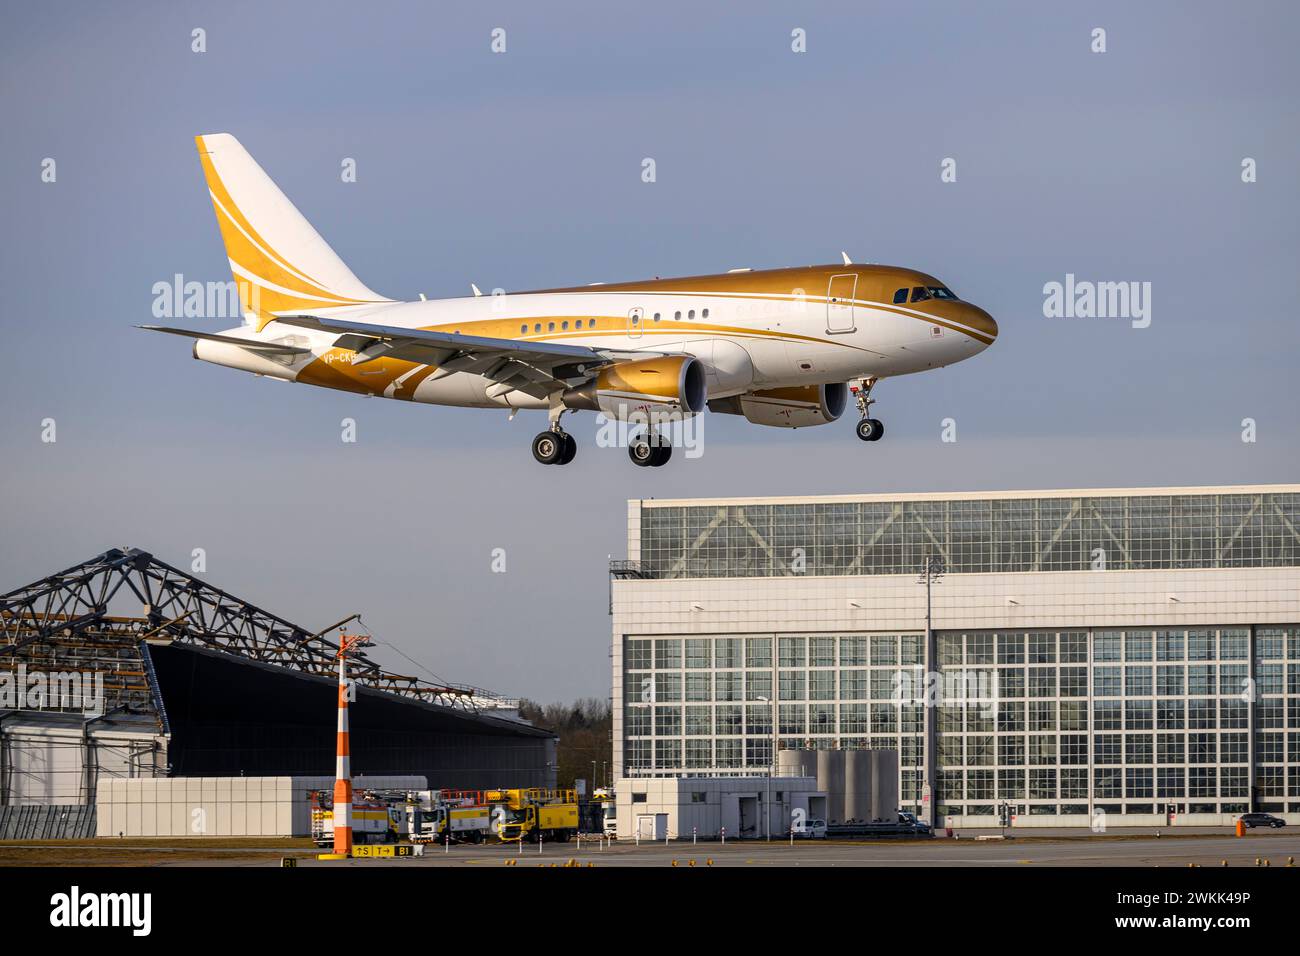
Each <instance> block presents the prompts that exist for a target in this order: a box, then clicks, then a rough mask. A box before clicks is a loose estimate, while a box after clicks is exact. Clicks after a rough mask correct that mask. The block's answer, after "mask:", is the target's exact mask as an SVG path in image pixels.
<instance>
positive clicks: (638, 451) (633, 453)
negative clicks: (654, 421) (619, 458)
mask: <svg viewBox="0 0 1300 956" xmlns="http://www.w3.org/2000/svg"><path fill="white" fill-rule="evenodd" d="M627 457H629V458H631V459H632V463H633V464H634V465H639V466H641V467H642V468H647V467H650V466H652V465H657V464H659V461H658V458H659V448H657V447H656V446H654V445H652V444H650V442H649V441H647V440H646V438H645V436H644V435H642V436H641V437H639V438H633V439H632V441H631V443H630V444H629V445H628V446H627Z"/></svg>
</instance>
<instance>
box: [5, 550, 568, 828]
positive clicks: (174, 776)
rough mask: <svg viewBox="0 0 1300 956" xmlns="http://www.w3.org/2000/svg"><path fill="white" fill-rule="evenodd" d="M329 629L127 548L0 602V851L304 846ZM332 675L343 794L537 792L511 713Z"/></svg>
mask: <svg viewBox="0 0 1300 956" xmlns="http://www.w3.org/2000/svg"><path fill="white" fill-rule="evenodd" d="M336 629H337V625H336V626H334V627H331V628H327V629H326V631H325V632H321V633H313V632H311V631H308V630H307V629H305V628H303V627H299V626H298V625H295V624H291V623H290V622H288V621H286V620H284V619H283V618H280V617H276V616H275V615H273V614H270V613H269V612H267V611H264V610H262V609H261V608H258V607H256V606H254V605H252V604H249V603H248V602H246V601H242V600H240V599H239V598H236V597H234V596H232V595H230V594H227V593H226V592H224V591H220V590H218V589H217V588H215V587H213V586H211V585H210V584H208V583H207V582H206V581H203V580H201V579H199V578H197V577H195V576H194V575H191V574H187V573H185V572H183V571H179V570H177V569H176V568H174V567H171V566H169V565H167V564H164V563H163V562H161V561H159V560H157V559H156V558H154V557H153V556H152V555H150V554H149V553H147V552H144V551H140V550H137V549H114V550H110V551H107V552H105V553H104V554H101V555H99V556H98V557H95V558H93V559H91V560H89V561H86V562H84V563H82V564H79V565H76V566H74V567H71V568H68V569H67V570H64V571H61V572H59V573H57V574H53V575H50V576H49V577H46V578H44V579H42V580H40V581H37V582H34V583H33V584H31V585H28V586H27V587H23V588H19V589H17V590H14V591H11V592H9V593H8V594H5V595H3V596H0V839H13V838H40V837H45V838H56V837H84V836H94V835H95V834H96V831H97V829H98V832H99V833H100V835H106V834H112V835H117V834H118V833H124V834H125V835H128V836H190V835H195V834H196V833H200V832H202V833H205V834H208V835H222V836H225V835H229V836H240V835H249V836H281V835H283V836H287V835H302V834H305V833H307V832H308V829H307V828H308V825H309V816H308V801H307V791H308V789H314V788H317V787H321V788H324V787H330V786H332V781H333V773H334V761H335V745H336V719H337V708H338V662H337V660H336V657H335V655H336V652H337V650H338V644H337V642H336V641H334V640H331V639H330V637H329V636H328V634H329V633H330V632H333V631H335V630H336ZM348 660H349V664H348V667H349V677H350V678H351V679H352V680H353V681H354V682H355V684H356V687H357V697H356V702H355V703H353V704H352V706H351V708H350V711H351V714H350V719H351V738H352V767H353V773H354V774H355V775H356V776H355V782H356V784H357V786H358V788H361V787H364V786H367V785H368V786H372V787H402V788H409V789H423V788H424V787H425V786H428V787H435V788H440V787H450V788H463V789H481V788H488V787H554V786H555V774H556V760H555V748H556V737H555V735H554V734H552V733H550V732H549V731H544V730H541V729H539V728H537V727H533V726H531V725H529V724H527V723H524V722H522V721H519V720H518V719H517V717H516V714H515V711H514V710H512V709H511V704H512V703H513V702H511V701H507V700H503V699H500V698H495V697H492V696H490V695H488V694H487V693H486V692H483V691H479V690H477V689H474V688H468V687H452V686H435V685H432V684H429V683H426V682H423V681H421V680H419V679H417V678H414V677H408V676H403V675H400V674H394V673H390V672H388V671H386V670H384V669H383V668H381V667H380V666H379V665H378V664H376V663H375V662H374V661H372V660H370V659H369V658H368V657H367V656H366V655H365V654H364V652H360V651H355V652H350V653H349V657H348ZM42 682H43V684H42ZM97 684H98V686H99V688H100V690H101V692H102V697H101V701H100V703H101V704H102V708H95V707H90V706H89V705H90V698H92V697H93V696H94V690H95V687H96V685H97ZM42 686H43V687H44V691H43V693H38V692H37V691H38V689H39V688H40V687H42ZM20 691H21V696H19V692H20ZM101 709H102V712H96V711H99V710H101ZM200 816H201V817H202V819H203V820H204V821H206V822H205V824H204V826H203V827H199V826H197V825H196V824H195V820H196V819H198V818H199V817H200Z"/></svg>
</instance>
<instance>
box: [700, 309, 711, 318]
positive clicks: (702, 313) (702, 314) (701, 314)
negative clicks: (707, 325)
mask: <svg viewBox="0 0 1300 956" xmlns="http://www.w3.org/2000/svg"><path fill="white" fill-rule="evenodd" d="M708 317H709V310H708V309H705V310H704V311H703V312H701V313H700V318H703V319H707V318H708Z"/></svg>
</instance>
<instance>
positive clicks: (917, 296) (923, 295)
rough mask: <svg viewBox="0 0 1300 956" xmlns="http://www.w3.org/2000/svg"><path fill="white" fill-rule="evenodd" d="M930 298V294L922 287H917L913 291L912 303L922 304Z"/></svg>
mask: <svg viewBox="0 0 1300 956" xmlns="http://www.w3.org/2000/svg"><path fill="white" fill-rule="evenodd" d="M928 298H930V293H928V292H926V291H925V289H924V288H923V287H922V286H917V287H916V288H915V289H913V290H912V301H913V302H921V301H924V300H925V299H928Z"/></svg>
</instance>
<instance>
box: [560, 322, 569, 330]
mask: <svg viewBox="0 0 1300 956" xmlns="http://www.w3.org/2000/svg"><path fill="white" fill-rule="evenodd" d="M560 328H562V329H564V330H565V331H566V332H567V331H568V330H569V323H568V322H561V323H560Z"/></svg>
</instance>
